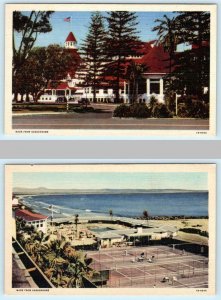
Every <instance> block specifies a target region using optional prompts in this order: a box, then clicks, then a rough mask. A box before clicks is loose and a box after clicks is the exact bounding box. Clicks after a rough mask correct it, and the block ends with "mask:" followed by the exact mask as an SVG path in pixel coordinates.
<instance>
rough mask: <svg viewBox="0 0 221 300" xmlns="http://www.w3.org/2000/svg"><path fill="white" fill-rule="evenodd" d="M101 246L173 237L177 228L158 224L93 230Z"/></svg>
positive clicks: (141, 242) (145, 242)
mask: <svg viewBox="0 0 221 300" xmlns="http://www.w3.org/2000/svg"><path fill="white" fill-rule="evenodd" d="M91 231H92V232H93V234H94V235H95V237H96V238H97V240H98V242H99V244H100V246H101V247H102V248H108V247H111V246H114V245H117V244H121V243H125V244H132V245H133V244H134V245H135V244H142V245H148V244H149V242H150V241H153V240H161V239H162V238H168V237H175V236H176V235H177V231H178V228H177V227H174V226H159V227H152V228H142V227H138V228H128V229H127V228H126V229H119V230H113V229H112V230H107V231H104V232H94V231H93V229H91Z"/></svg>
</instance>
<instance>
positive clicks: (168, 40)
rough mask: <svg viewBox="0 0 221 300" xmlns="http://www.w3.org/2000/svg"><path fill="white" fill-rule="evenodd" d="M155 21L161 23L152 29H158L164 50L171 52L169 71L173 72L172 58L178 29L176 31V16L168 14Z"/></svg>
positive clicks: (159, 40)
mask: <svg viewBox="0 0 221 300" xmlns="http://www.w3.org/2000/svg"><path fill="white" fill-rule="evenodd" d="M155 22H157V23H159V24H158V25H157V26H155V27H154V28H153V29H152V31H157V35H158V43H159V44H162V45H163V47H164V50H165V51H167V52H168V53H169V57H170V58H169V60H170V62H169V72H170V73H171V72H172V60H173V57H174V52H175V51H176V45H177V31H176V18H175V17H174V18H172V19H170V18H168V17H167V15H164V16H163V19H156V20H155Z"/></svg>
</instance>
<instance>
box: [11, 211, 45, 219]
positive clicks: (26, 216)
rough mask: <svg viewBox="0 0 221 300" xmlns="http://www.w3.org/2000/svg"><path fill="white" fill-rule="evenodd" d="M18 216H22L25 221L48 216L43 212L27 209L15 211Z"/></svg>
mask: <svg viewBox="0 0 221 300" xmlns="http://www.w3.org/2000/svg"><path fill="white" fill-rule="evenodd" d="M15 216H16V217H20V218H22V219H24V220H25V221H38V220H46V219H47V218H48V217H47V216H44V215H42V214H37V213H33V212H31V211H29V210H27V209H22V210H21V209H18V210H16V212H15Z"/></svg>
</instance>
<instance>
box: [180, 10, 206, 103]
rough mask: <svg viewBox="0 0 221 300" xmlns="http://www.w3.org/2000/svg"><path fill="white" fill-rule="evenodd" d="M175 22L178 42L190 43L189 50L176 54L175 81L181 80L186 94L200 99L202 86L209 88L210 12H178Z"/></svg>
mask: <svg viewBox="0 0 221 300" xmlns="http://www.w3.org/2000/svg"><path fill="white" fill-rule="evenodd" d="M176 24H177V32H178V33H179V36H178V38H179V43H187V44H189V45H191V49H190V50H187V51H184V52H182V53H180V54H179V55H177V56H176V62H175V63H176V70H175V76H176V73H177V74H178V75H177V76H176V79H177V83H178V82H179V81H180V80H182V82H183V85H184V86H185V89H186V93H187V94H194V95H197V96H198V98H199V99H202V96H203V87H207V88H209V74H210V73H209V65H210V64H209V61H210V48H209V40H210V14H209V13H208V12H201V11H197V12H194V11H193V12H179V13H178V16H177V17H176ZM182 78H183V79H182Z"/></svg>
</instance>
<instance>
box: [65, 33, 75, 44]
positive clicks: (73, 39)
mask: <svg viewBox="0 0 221 300" xmlns="http://www.w3.org/2000/svg"><path fill="white" fill-rule="evenodd" d="M65 42H77V40H76V38H75V36H74V35H73V32H70V33H69V35H68V36H67V38H66V40H65Z"/></svg>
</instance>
